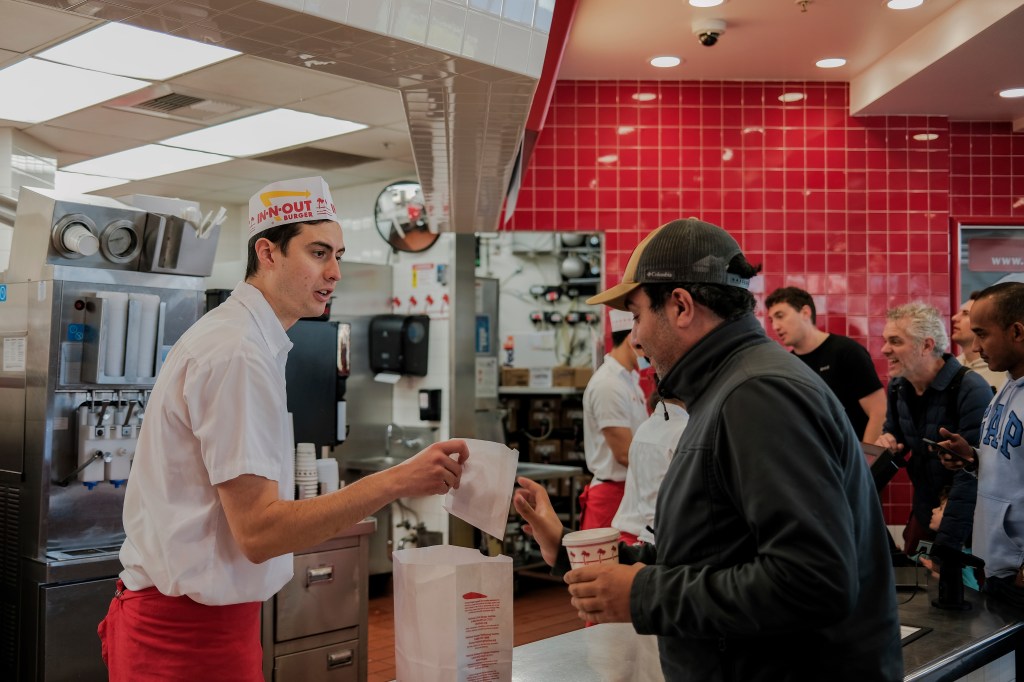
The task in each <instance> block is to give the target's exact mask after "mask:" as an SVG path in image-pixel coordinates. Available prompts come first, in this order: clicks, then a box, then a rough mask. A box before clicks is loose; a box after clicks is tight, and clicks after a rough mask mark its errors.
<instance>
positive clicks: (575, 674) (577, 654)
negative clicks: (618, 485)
mask: <svg viewBox="0 0 1024 682" xmlns="http://www.w3.org/2000/svg"><path fill="white" fill-rule="evenodd" d="M936 596H937V595H936V590H935V586H934V585H932V586H930V587H929V589H928V590H927V591H925V590H920V591H918V592H914V593H900V594H899V595H898V598H899V600H900V601H905V603H902V604H900V606H899V613H900V622H901V623H902V624H904V625H908V626H916V627H920V628H931V630H930V631H929V632H926V633H925V634H923V635H921V636H919V637H918V638H916V639H913V640H912V641H909V643H907V644H906V645H905V646H904V647H903V662H904V667H905V671H904V672H905V678H904V679H905V680H906V681H908V682H909V681H914V682H924V681H927V682H940V681H947V680H948V681H952V680H957V679H960V678H961V677H964V676H965V675H967V674H968V673H970V672H971V671H974V670H978V669H979V668H982V667H984V666H985V664H987V663H989V662H991V661H994V660H996V659H997V658H1000V657H1001V656H1003V655H1005V654H1007V653H1009V652H1010V651H1014V650H1015V649H1016V648H1018V646H1020V645H1022V644H1024V639H1022V638H1024V613H1022V612H1020V611H1017V610H1015V609H1013V608H1011V607H1009V606H1007V605H1005V604H1002V603H1000V602H997V601H994V600H991V599H988V598H987V597H984V596H982V595H979V594H978V593H976V592H969V595H968V597H967V599H968V601H970V602H971V603H972V605H973V608H972V609H971V610H970V611H943V610H941V609H937V608H934V607H933V606H932V605H931V600H932V599H934V598H935V597H936ZM1016 665H1017V671H1016V679H1024V647H1021V654H1019V655H1018V656H1017V663H1016ZM512 679H513V680H514V681H515V682H542V681H546V680H559V682H594V681H595V680H615V682H663V680H664V678H663V677H662V675H661V666H660V664H659V661H658V648H657V642H656V641H655V638H654V637H650V636H643V635H638V634H636V632H635V631H634V630H633V627H632V625H630V624H628V623H610V624H604V625H596V626H594V627H589V628H584V629H582V630H576V631H574V632H570V633H566V634H564V635H558V636H557V637H550V638H548V639H544V640H541V641H539V642H533V643H532V644H525V645H522V646H518V647H516V648H515V649H513V651H512Z"/></svg>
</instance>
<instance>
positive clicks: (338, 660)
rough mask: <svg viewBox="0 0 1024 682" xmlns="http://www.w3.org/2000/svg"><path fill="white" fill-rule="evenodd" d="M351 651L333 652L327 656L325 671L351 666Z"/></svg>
mask: <svg viewBox="0 0 1024 682" xmlns="http://www.w3.org/2000/svg"><path fill="white" fill-rule="evenodd" d="M353 660H354V659H353V656H352V650H351V649H345V650H344V651H334V652H332V653H329V654H327V669H328V670H333V669H335V668H340V667H342V666H345V665H352V661H353Z"/></svg>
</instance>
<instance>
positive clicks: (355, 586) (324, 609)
mask: <svg viewBox="0 0 1024 682" xmlns="http://www.w3.org/2000/svg"><path fill="white" fill-rule="evenodd" d="M375 528H376V522H375V521H374V519H372V518H371V519H367V520H364V521H362V522H360V523H358V524H356V525H355V526H354V527H352V528H350V529H348V530H347V531H345V532H344V533H343V534H342V535H341V536H340V537H337V538H334V539H332V540H330V541H328V542H325V543H324V544H322V545H319V546H317V547H313V548H311V549H310V550H308V551H305V552H302V553H300V554H296V555H295V574H294V575H293V576H292V579H291V581H289V582H288V584H287V585H285V586H284V588H282V589H281V591H280V592H278V593H277V595H276V596H275V597H274V598H273V599H269V600H267V601H266V602H264V604H263V635H262V641H263V676H264V678H265V679H266V680H267V682H321V681H322V682H365V680H366V675H367V668H366V652H367V634H366V627H367V608H368V606H367V589H368V585H369V577H368V573H367V562H368V558H369V538H370V534H371V533H373V531H374V529H375Z"/></svg>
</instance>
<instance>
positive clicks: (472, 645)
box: [392, 545, 512, 682]
mask: <svg viewBox="0 0 1024 682" xmlns="http://www.w3.org/2000/svg"><path fill="white" fill-rule="evenodd" d="M392 556H393V557H394V588H395V667H396V669H397V670H396V680H397V682H502V681H509V680H511V679H512V558H511V557H507V556H497V557H487V556H484V555H483V554H481V553H480V552H479V551H478V550H476V549H471V548H468V547H453V546H450V545H438V546H435V547H420V548H417V549H400V550H397V551H395V552H393V553H392Z"/></svg>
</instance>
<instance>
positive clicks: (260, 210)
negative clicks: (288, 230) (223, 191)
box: [249, 176, 338, 239]
mask: <svg viewBox="0 0 1024 682" xmlns="http://www.w3.org/2000/svg"><path fill="white" fill-rule="evenodd" d="M337 219H338V216H337V214H336V213H335V210H334V200H333V199H331V190H330V188H328V187H327V183H326V182H324V179H323V178H321V177H319V176H317V177H312V178H299V179H297V180H282V181H281V182H272V183H270V184H269V185H267V186H266V187H264V188H263V189H261V190H260V191H259V192H256V194H253V195H252V198H250V199H249V239H252V237H253V235H256V234H259V233H260V232H262V231H263V230H266V229H269V228H271V227H277V226H278V225H286V224H287V223H302V222H306V221H309V220H337Z"/></svg>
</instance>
